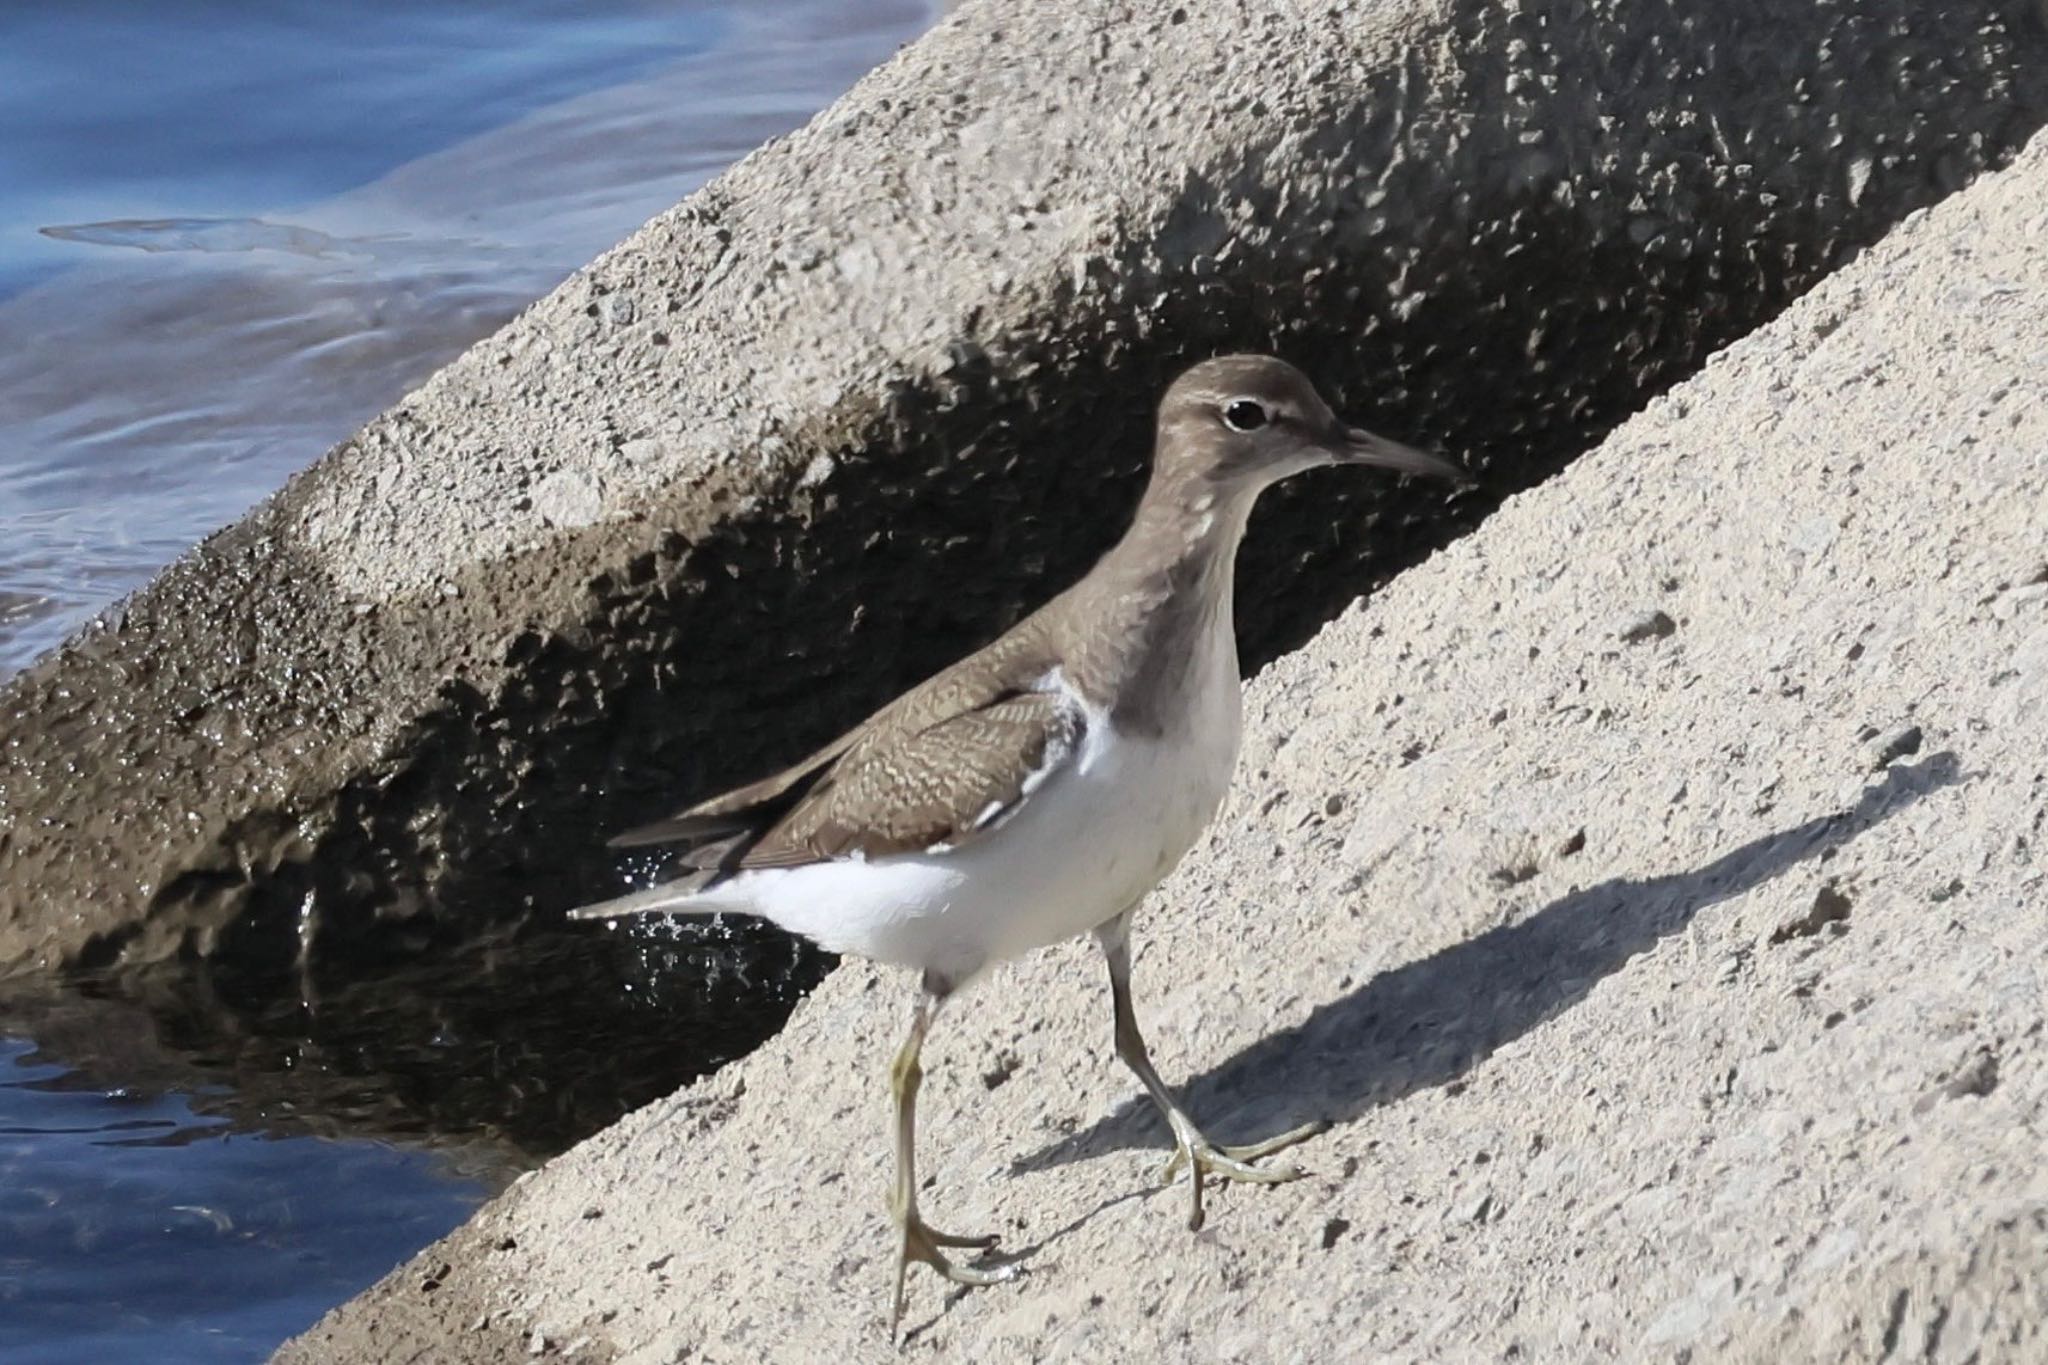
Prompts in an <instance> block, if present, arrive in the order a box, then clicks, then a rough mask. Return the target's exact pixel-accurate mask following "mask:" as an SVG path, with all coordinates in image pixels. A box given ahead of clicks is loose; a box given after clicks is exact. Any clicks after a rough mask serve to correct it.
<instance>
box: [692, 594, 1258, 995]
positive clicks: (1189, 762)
mask: <svg viewBox="0 0 2048 1365" xmlns="http://www.w3.org/2000/svg"><path fill="white" fill-rule="evenodd" d="M1223 628H1224V629H1225V630H1227V629H1228V624H1227V622H1226V623H1224V627H1223ZM1219 643H1226V644H1227V637H1226V640H1225V641H1223V642H1219ZM1214 653H1215V654H1223V653H1224V651H1223V650H1220V649H1219V650H1217V651H1214ZM1205 662H1206V661H1205ZM1215 664H1216V666H1215V667H1205V668H1203V669H1202V670H1201V672H1202V674H1203V675H1204V677H1203V679H1202V684H1201V686H1200V687H1199V689H1198V692H1199V695H1198V697H1197V698H1196V705H1195V706H1193V707H1191V708H1190V712H1189V714H1188V716H1187V717H1186V725H1185V727H1184V730H1183V731H1179V732H1176V731H1169V733H1168V734H1166V735H1165V736H1162V737H1160V738H1156V739H1153V738H1145V737H1139V736H1131V735H1125V734H1122V733H1119V732H1118V731H1117V730H1116V729H1115V728H1114V727H1113V726H1112V725H1111V724H1110V722H1109V719H1108V717H1106V716H1102V715H1091V716H1090V717H1089V723H1088V729H1087V733H1086V737H1085V738H1084V740H1083V743H1082V746H1081V749H1080V752H1079V753H1078V754H1077V755H1076V757H1075V758H1074V760H1073V761H1071V762H1069V763H1068V764H1067V765H1065V766H1064V767H1063V768H1062V769H1060V770H1059V771H1058V772H1056V773H1054V774H1053V775H1052V776H1050V777H1049V778H1048V779H1047V780H1046V782H1045V784H1044V785H1043V786H1041V787H1040V788H1039V789H1038V790H1036V791H1035V792H1033V793H1032V794H1031V796H1030V797H1029V799H1027V800H1026V801H1025V802H1024V804H1023V805H1022V807H1021V808H1020V809H1019V810H1018V811H1017V813H1016V814H1015V815H1014V816H1013V817H1011V818H1010V819H1009V820H1007V821H1006V822H1004V823H1003V824H1002V825H1001V826H999V827H998V828H995V829H992V830H990V831H988V832H987V833H986V834H984V835H982V836H981V837H979V838H975V839H971V840H969V841H967V842H966V843H965V844H963V845H962V846H961V847H960V848H958V849H954V850H950V851H947V852H940V853H918V854H902V855H898V856H894V857H889V858H879V859H876V860H874V861H873V862H854V861H837V862H828V863H814V864H811V865H809V866H805V867H796V868H787V869H773V870H765V869H764V870H760V871H753V872H745V873H741V874H740V875H739V876H737V877H734V878H733V879H731V880H730V881H728V882H725V883H723V884H721V885H720V886H718V887H716V888H714V889H712V890H709V891H707V892H704V893H702V895H701V896H700V897H699V898H698V903H699V904H701V905H702V906H703V907H704V908H706V909H711V908H727V909H732V910H739V911H744V912H747V913H751V914H757V915H762V916H764V917H766V918H768V919H770V920H773V921H774V922H775V923H777V924H779V925H781V926H782V927H783V928H785V929H788V930H790V931H792V932H794V933H799V934H803V935H805V936H806V937H808V938H811V939H815V940H816V941H817V942H818V943H819V944H821V945H823V946H824V947H826V948H828V949H830V950H832V951H833V952H841V953H858V954H860V955H861V956H863V957H868V958H874V959H876V960H878V961H882V962H890V963H895V964H897V965H900V966H905V967H911V968H916V969H918V970H929V971H933V972H936V973H939V974H940V975H943V976H946V977H948V978H951V979H953V980H954V981H956V982H964V980H965V979H966V978H968V977H970V976H972V975H974V974H975V973H976V972H979V971H980V970H981V969H982V968H983V967H985V966H988V965H990V964H992V963H995V962H999V961H1002V960H1003V959H1005V958H1010V957H1015V956H1018V955H1019V954H1022V953H1026V952H1029V951H1030V950H1031V949H1033V948H1039V947H1043V946H1044V945H1046V944H1048V943H1056V942H1058V941H1059V940H1061V939H1064V938H1071V937H1073V936H1075V935H1077V934H1081V933H1084V932H1086V931H1087V930H1090V929H1093V928H1094V927H1096V926H1097V925H1099V924H1102V923H1103V922H1105V921H1107V920H1109V919H1111V918H1113V917H1114V916H1116V915H1118V914H1120V913H1121V912H1123V911H1124V910H1126V909H1128V908H1130V907H1131V906H1133V905H1135V904H1136V903H1137V902H1138V901H1139V899H1140V898H1142V897H1143V896H1144V895H1145V893H1146V892H1148V891H1150V890H1151V889H1152V888H1153V887H1154V886H1156V885H1158V884H1159V882H1160V881H1161V880H1162V879H1163V878H1164V877H1165V876H1166V874H1167V873H1169V872H1171V871H1172V870H1173V867H1174V864H1176V863H1178V862H1179V861H1180V859H1181V856H1182V855H1183V854H1185V853H1186V852H1187V851H1188V849H1190V848H1192V847H1193V846H1194V843H1195V841H1196V840H1197V839H1198V838H1200V837H1201V833H1202V830H1203V829H1204V828H1205V827H1206V826H1207V825H1208V823H1209V821H1210V819H1211V817H1213V816H1214V815H1215V813H1216V808H1217V807H1218V806H1219V805H1220V804H1221V803H1222V800H1223V795H1224V792H1225V791H1226V790H1227V789H1228V787H1229V785H1230V775H1231V771H1232V769H1233V768H1234V767H1235V765H1236V762H1237V748H1238V738H1239V733H1240V728H1241V709H1240V689H1239V684H1238V680H1237V673H1236V667H1235V665H1236V651H1235V649H1229V650H1228V652H1227V655H1226V656H1225V657H1222V658H1217V659H1215Z"/></svg>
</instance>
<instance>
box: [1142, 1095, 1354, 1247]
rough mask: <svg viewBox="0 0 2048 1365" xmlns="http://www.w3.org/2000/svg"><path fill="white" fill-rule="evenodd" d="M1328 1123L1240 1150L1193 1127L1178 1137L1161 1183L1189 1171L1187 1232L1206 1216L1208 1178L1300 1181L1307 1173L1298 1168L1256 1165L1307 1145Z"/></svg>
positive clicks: (1161, 1173)
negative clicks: (1204, 1191) (1204, 1189)
mask: <svg viewBox="0 0 2048 1365" xmlns="http://www.w3.org/2000/svg"><path fill="white" fill-rule="evenodd" d="M1329 1127H1330V1125H1329V1124H1327V1123H1321V1122H1317V1123H1304V1124H1303V1125H1301V1127H1299V1128H1290V1129H1289V1130H1288V1131H1286V1132H1284V1133H1281V1134H1280V1135H1279V1136H1277V1137H1269V1138H1267V1139H1266V1140H1265V1141H1263V1142H1250V1143H1246V1144H1244V1145H1242V1146H1237V1147H1225V1146H1218V1145H1217V1144H1215V1143H1212V1142H1210V1141H1209V1140H1208V1139H1207V1138H1205V1137H1203V1136H1202V1135H1201V1133H1200V1132H1199V1131H1196V1130H1195V1129H1193V1128H1192V1127H1190V1128H1189V1129H1188V1130H1187V1131H1185V1132H1179V1133H1176V1135H1175V1141H1174V1148H1173V1155H1172V1156H1170V1157H1168V1158H1167V1159H1166V1164H1165V1165H1164V1166H1162V1167H1160V1170H1159V1183H1160V1184H1162V1185H1170V1184H1172V1183H1173V1180H1174V1177H1176V1176H1177V1175H1179V1174H1180V1171H1181V1168H1182V1167H1186V1168H1187V1169H1188V1171H1189V1179H1188V1186H1189V1195H1190V1207H1189V1211H1188V1231H1189V1232H1200V1231H1201V1230H1202V1222H1203V1219H1204V1217H1205V1215H1204V1213H1203V1210H1202V1183H1203V1178H1204V1177H1205V1176H1215V1177H1217V1178H1218V1179H1222V1180H1242V1181H1246V1182H1249V1183H1251V1184H1257V1185H1281V1184H1285V1183H1286V1182H1287V1181H1290V1180H1299V1179H1301V1177H1302V1175H1303V1174H1304V1173H1303V1172H1302V1170H1301V1169H1300V1168H1299V1167H1296V1166H1254V1165H1252V1163H1253V1162H1254V1161H1257V1160H1258V1159H1259V1158H1261V1157H1266V1156H1271V1155H1272V1154H1273V1153H1275V1152H1277V1151H1279V1150H1280V1149H1281V1148H1283V1147H1292V1146H1293V1145H1294V1144H1295V1143H1297V1142H1305V1141H1307V1140H1308V1139H1309V1138H1312V1137H1315V1136H1316V1135H1318V1134H1319V1133H1323V1132H1326V1131H1328V1129H1329Z"/></svg>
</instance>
